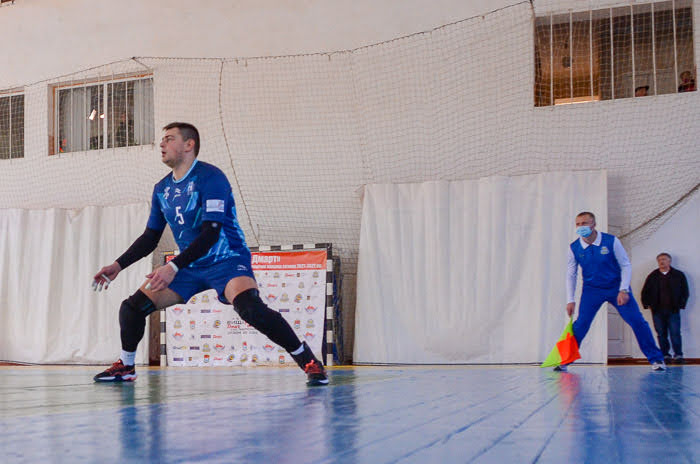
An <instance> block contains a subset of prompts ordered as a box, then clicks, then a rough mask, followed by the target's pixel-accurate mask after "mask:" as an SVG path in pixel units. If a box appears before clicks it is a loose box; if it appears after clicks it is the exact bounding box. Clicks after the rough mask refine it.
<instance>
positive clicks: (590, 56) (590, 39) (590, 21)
mask: <svg viewBox="0 0 700 464" xmlns="http://www.w3.org/2000/svg"><path fill="white" fill-rule="evenodd" d="M588 67H589V68H590V71H591V72H590V74H591V100H593V10H588Z"/></svg>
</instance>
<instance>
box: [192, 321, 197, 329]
mask: <svg viewBox="0 0 700 464" xmlns="http://www.w3.org/2000/svg"><path fill="white" fill-rule="evenodd" d="M196 326H197V323H196V322H195V321H194V320H191V321H190V330H194V328H195V327H196Z"/></svg>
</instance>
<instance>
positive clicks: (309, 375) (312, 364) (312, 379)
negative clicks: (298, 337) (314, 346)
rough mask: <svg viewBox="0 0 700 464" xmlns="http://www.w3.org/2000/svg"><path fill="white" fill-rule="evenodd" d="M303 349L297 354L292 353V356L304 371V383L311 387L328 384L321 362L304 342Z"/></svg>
mask: <svg viewBox="0 0 700 464" xmlns="http://www.w3.org/2000/svg"><path fill="white" fill-rule="evenodd" d="M302 345H303V346H304V351H302V352H301V353H299V354H297V355H294V354H293V355H292V358H294V360H295V361H296V362H297V364H298V365H299V367H301V369H302V370H303V371H304V372H305V373H306V385H308V386H310V387H313V386H319V385H328V375H327V374H326V370H325V369H324V368H323V364H321V362H320V361H319V360H318V359H316V356H314V354H313V352H312V351H311V348H309V345H307V344H306V342H304V343H303V344H302Z"/></svg>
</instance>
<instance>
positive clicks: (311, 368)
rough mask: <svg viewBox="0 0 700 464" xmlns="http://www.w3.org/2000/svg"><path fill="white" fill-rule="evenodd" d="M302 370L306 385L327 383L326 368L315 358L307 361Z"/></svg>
mask: <svg viewBox="0 0 700 464" xmlns="http://www.w3.org/2000/svg"><path fill="white" fill-rule="evenodd" d="M304 372H306V385H309V386H316V385H328V375H326V370H325V369H324V368H323V366H322V365H321V363H320V362H318V361H316V360H315V359H313V360H311V361H309V362H308V363H307V364H306V366H304Z"/></svg>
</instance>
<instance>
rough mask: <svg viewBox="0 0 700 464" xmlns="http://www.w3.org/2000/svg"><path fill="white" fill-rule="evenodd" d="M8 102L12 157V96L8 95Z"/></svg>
mask: <svg viewBox="0 0 700 464" xmlns="http://www.w3.org/2000/svg"><path fill="white" fill-rule="evenodd" d="M7 103H9V104H10V147H9V148H10V158H9V159H12V97H11V96H10V97H7Z"/></svg>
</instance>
